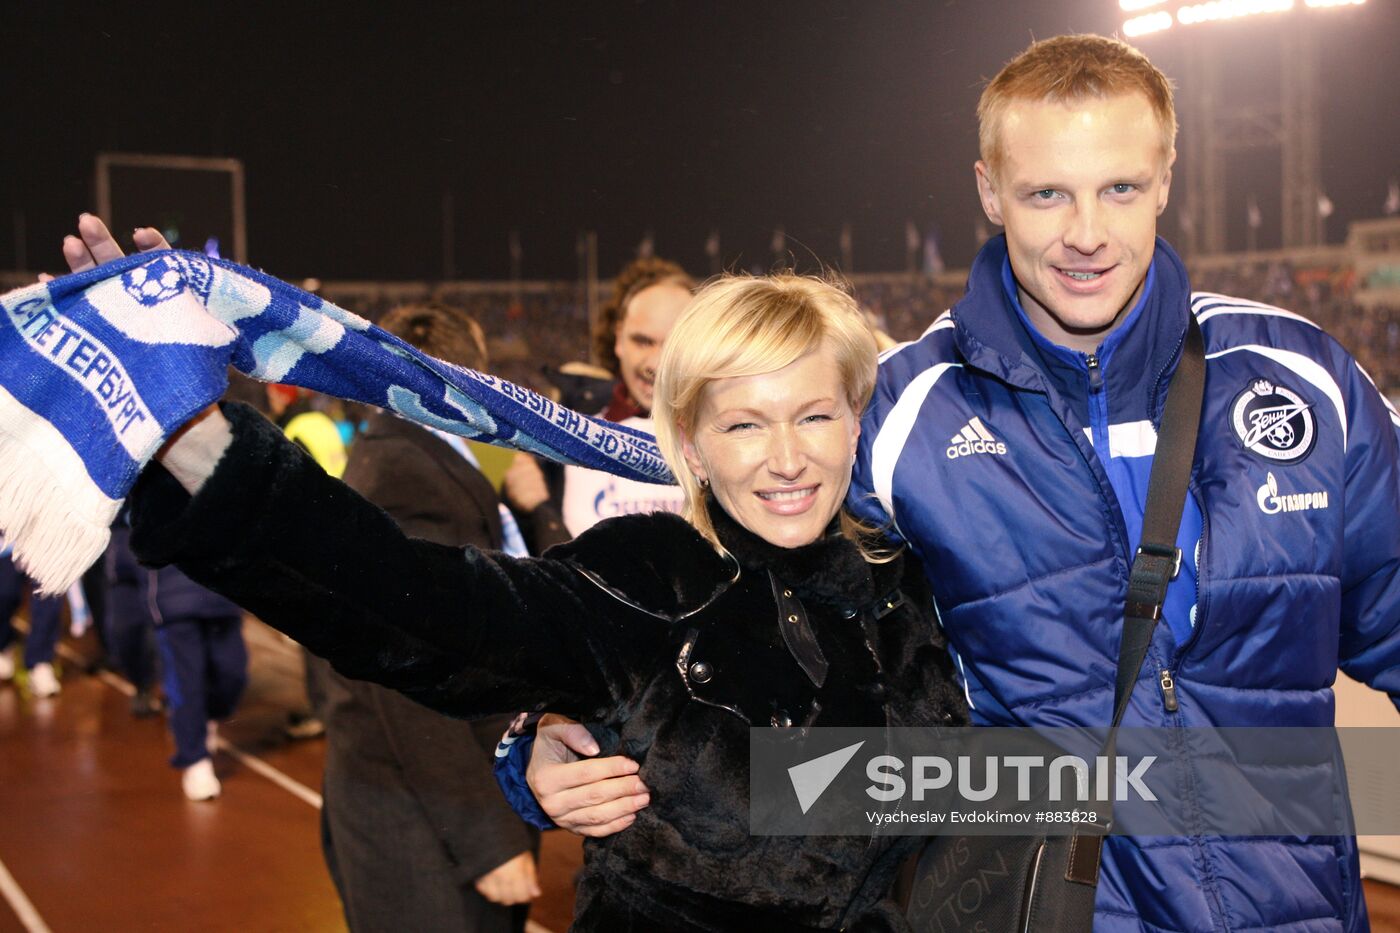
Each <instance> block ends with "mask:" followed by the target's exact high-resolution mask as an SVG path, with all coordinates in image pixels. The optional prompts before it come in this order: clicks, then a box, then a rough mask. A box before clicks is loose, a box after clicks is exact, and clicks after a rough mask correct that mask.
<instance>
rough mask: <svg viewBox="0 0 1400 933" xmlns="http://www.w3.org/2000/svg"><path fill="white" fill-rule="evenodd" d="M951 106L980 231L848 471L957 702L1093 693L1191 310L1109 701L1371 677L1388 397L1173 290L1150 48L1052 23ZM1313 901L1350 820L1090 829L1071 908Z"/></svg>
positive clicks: (610, 789) (1208, 701)
mask: <svg viewBox="0 0 1400 933" xmlns="http://www.w3.org/2000/svg"><path fill="white" fill-rule="evenodd" d="M978 115H979V118H980V121H981V128H980V129H981V132H980V144H981V152H982V159H981V161H979V162H978V163H977V165H976V178H977V186H978V192H979V195H980V197H981V202H982V207H983V209H984V211H985V212H986V214H987V216H988V217H989V218H990V219H991V220H992V221H994V222H995V223H998V224H1001V225H1003V226H1004V227H1005V236H1004V237H997V238H994V239H993V240H992V241H990V242H989V243H988V244H987V245H986V247H985V248H984V249H983V250H982V252H981V253H980V254H979V256H978V257H977V260H976V262H975V263H974V265H973V269H972V272H971V275H970V277H969V281H968V290H967V293H966V295H965V296H964V297H963V299H962V300H961V301H959V302H958V303H957V304H956V305H955V306H954V308H953V309H952V311H951V312H950V313H948V314H945V315H944V316H942V317H940V318H939V319H938V320H937V321H936V322H934V324H933V326H932V327H931V328H930V329H929V330H928V331H927V332H926V333H925V334H924V335H923V337H921V338H920V339H919V340H918V341H915V342H913V343H910V344H905V345H902V346H901V347H899V348H896V349H895V350H892V351H890V352H888V353H886V354H885V355H884V357H883V359H882V365H881V367H880V378H879V383H878V385H877V387H876V391H875V398H874V399H873V400H872V402H871V405H870V407H869V409H868V410H867V412H866V414H865V418H864V422H863V431H862V435H861V446H860V453H859V456H858V460H857V463H856V469H855V479H854V481H853V483H852V487H851V495H850V499H849V503H850V506H851V508H852V509H853V510H854V511H856V512H857V513H858V514H859V515H860V516H862V517H863V518H865V519H867V520H869V521H871V522H873V523H875V524H877V525H880V526H882V527H888V528H889V530H890V533H891V534H892V536H894V537H895V538H897V539H901V540H903V541H905V542H907V543H908V544H909V546H910V547H911V549H912V550H913V551H914V553H915V554H917V555H918V557H919V558H920V559H921V560H922V562H923V564H924V567H925V570H926V572H927V574H928V576H929V579H930V581H931V583H932V585H933V589H934V593H935V596H936V598H937V601H938V605H939V608H940V612H941V617H942V620H943V623H944V626H945V628H946V631H947V636H948V641H949V643H950V646H951V647H952V648H953V649H954V651H955V652H956V657H957V661H958V665H959V669H960V672H961V674H962V676H963V678H964V682H965V686H966V690H967V695H968V700H969V702H970V704H971V706H972V708H973V714H972V715H973V717H974V720H975V721H976V722H979V723H981V724H993V725H1037V726H1041V725H1085V726H1102V725H1105V724H1107V722H1108V721H1109V717H1110V713H1111V710H1110V707H1111V705H1112V697H1113V685H1114V671H1115V667H1116V663H1117V655H1118V646H1119V637H1118V636H1119V632H1120V630H1121V622H1122V613H1123V603H1124V598H1125V593H1126V584H1127V577H1128V569H1129V566H1130V564H1131V562H1132V556H1133V550H1134V548H1135V547H1136V545H1137V542H1138V538H1139V535H1140V533H1141V524H1142V514H1143V509H1144V507H1145V499H1146V489H1147V477H1148V474H1149V471H1150V469H1151V463H1152V457H1153V453H1154V451H1155V445H1156V438H1157V435H1156V427H1157V425H1158V424H1159V422H1160V418H1161V412H1162V406H1163V403H1164V400H1165V390H1166V387H1167V384H1168V381H1169V379H1170V376H1171V374H1172V373H1173V372H1174V370H1175V366H1176V364H1177V361H1178V359H1179V357H1180V353H1181V347H1182V344H1183V339H1184V334H1185V332H1186V329H1187V321H1188V316H1189V315H1191V314H1193V313H1194V314H1195V316H1196V319H1197V321H1198V322H1199V323H1200V325H1201V327H1202V329H1203V331H1204V337H1205V342H1206V353H1207V359H1208V363H1207V380H1206V397H1205V403H1204V405H1203V410H1202V413H1201V422H1200V440H1199V443H1198V445H1197V450H1196V461H1195V468H1194V473H1193V478H1192V484H1191V494H1190V496H1189V497H1188V500H1187V502H1186V503H1185V511H1184V515H1183V521H1182V526H1181V532H1180V535H1179V537H1178V545H1179V546H1180V547H1181V552H1182V557H1183V560H1182V566H1181V570H1180V574H1179V576H1178V577H1177V579H1176V580H1175V581H1174V582H1173V583H1172V585H1171V587H1170V589H1169V592H1168V596H1167V601H1166V606H1165V612H1164V622H1165V623H1166V624H1163V625H1159V626H1158V628H1157V631H1156V633H1155V638H1154V641H1153V644H1152V646H1151V649H1150V651H1149V652H1148V657H1147V660H1146V661H1145V663H1144V665H1143V669H1142V671H1141V673H1140V676H1139V679H1138V682H1137V685H1136V688H1135V689H1134V691H1133V693H1132V701H1131V705H1130V707H1129V710H1128V713H1127V716H1126V719H1125V725H1127V726H1152V727H1166V728H1175V727H1185V726H1209V725H1216V726H1326V725H1330V724H1332V721H1333V701H1332V692H1331V684H1332V682H1333V680H1334V678H1335V675H1336V672H1337V669H1338V666H1339V665H1340V666H1341V667H1342V668H1343V669H1345V670H1346V671H1347V672H1348V673H1349V674H1351V675H1352V676H1354V677H1356V678H1358V679H1361V680H1364V681H1366V682H1368V683H1370V684H1371V685H1372V686H1373V687H1375V688H1377V689H1379V690H1383V691H1386V692H1387V693H1389V694H1390V696H1391V698H1392V700H1395V701H1397V703H1398V704H1400V699H1397V698H1400V573H1397V570H1400V466H1397V461H1398V460H1400V456H1397V426H1400V415H1397V414H1396V412H1395V411H1394V410H1393V409H1390V408H1389V406H1388V405H1387V403H1386V402H1385V401H1384V399H1383V398H1382V397H1381V396H1380V394H1379V393H1378V392H1377V391H1376V389H1375V386H1374V385H1373V384H1372V383H1371V381H1370V379H1369V378H1368V377H1367V376H1366V374H1365V373H1363V372H1362V371H1361V370H1360V369H1359V367H1358V366H1357V365H1356V363H1355V362H1354V361H1353V360H1352V359H1351V357H1350V356H1349V355H1348V354H1347V353H1346V352H1345V351H1344V350H1343V349H1342V348H1341V347H1340V346H1338V345H1337V344H1336V343H1335V342H1334V341H1332V340H1331V339H1330V338H1329V337H1327V335H1325V334H1323V333H1322V332H1321V331H1320V330H1318V329H1317V328H1316V327H1314V326H1313V325H1312V324H1310V323H1309V322H1308V321H1306V320H1304V319H1302V318H1299V317H1298V316H1296V315H1293V314H1290V313H1289V312H1286V311H1282V310H1279V309H1276V308H1270V307H1266V306H1262V305H1259V304H1256V303H1253V302H1248V301H1241V300H1238V299H1233V298H1227V297H1223V296H1219V295H1209V294H1197V295H1192V293H1191V292H1190V287H1189V283H1188V281H1187V277H1186V272H1185V268H1184V266H1183V264H1182V263H1181V261H1180V260H1179V259H1178V258H1177V256H1176V254H1175V253H1174V252H1173V251H1172V250H1171V248H1170V247H1169V246H1168V245H1167V244H1166V243H1165V242H1163V241H1161V240H1158V239H1156V236H1155V234H1156V219H1157V217H1158V216H1159V215H1160V214H1161V212H1162V210H1163V209H1164V208H1165V206H1166V203H1167V196H1168V193H1169V191H1170V185H1171V172H1172V165H1173V162H1174V159H1175V150H1174V138H1175V130H1176V121H1175V117H1174V113H1173V103H1172V95H1171V89H1170V86H1169V84H1168V82H1167V80H1166V78H1165V77H1164V76H1163V75H1162V74H1161V73H1160V72H1159V71H1157V69H1156V68H1154V67H1153V66H1152V65H1151V64H1150V63H1149V62H1148V61H1147V60H1146V58H1144V57H1143V56H1142V55H1141V54H1140V53H1138V52H1137V51H1136V50H1134V49H1132V48H1131V47H1129V46H1127V45H1126V44H1124V43H1121V42H1118V41H1116V40H1110V39H1104V38H1100V37H1094V36H1064V37H1059V38H1055V39H1050V40H1047V41H1044V42H1038V43H1035V44H1033V45H1032V46H1031V47H1030V48H1029V49H1028V50H1027V51H1026V52H1024V53H1023V54H1022V55H1020V56H1018V57H1017V58H1016V59H1015V60H1013V61H1012V62H1011V63H1009V64H1008V65H1007V66H1006V67H1005V68H1004V69H1003V70H1002V71H1001V73H999V74H998V75H997V76H996V78H994V79H993V80H992V81H991V83H990V84H989V85H988V87H987V89H986V91H985V92H984V94H983V96H982V100H981V103H980V105H979V108H978ZM1295 506H1297V507H1296V508H1295ZM556 734H558V733H556ZM563 734H564V736H565V737H566V738H567V740H568V741H569V742H571V743H572V744H573V745H574V747H575V748H576V749H577V750H579V751H580V752H582V753H584V754H587V753H589V750H590V748H593V746H591V745H590V744H589V742H588V741H587V740H585V739H583V738H581V737H580V736H579V735H578V733H577V731H568V730H565V731H564V733H563ZM539 744H540V746H541V755H540V757H541V758H542V759H543V758H549V759H551V760H552V761H559V760H566V759H567V757H568V754H567V753H566V752H559V751H558V745H557V743H555V742H545V741H543V740H542V741H541V742H540V743H539ZM546 752H549V754H548V755H546V754H545V753H546ZM1181 768H1182V769H1183V773H1184V774H1185V775H1187V777H1189V776H1190V775H1191V774H1194V773H1195V771H1194V765H1193V763H1192V762H1191V761H1190V760H1189V759H1188V760H1186V761H1185V762H1183V763H1182V764H1181ZM632 771H633V768H632V766H631V764H630V763H628V762H625V761H617V760H615V759H605V760H601V761H589V762H579V763H574V764H562V765H561V764H553V765H552V766H549V767H537V768H535V769H534V770H533V771H532V774H531V785H532V786H533V787H534V789H535V790H536V793H537V794H538V796H539V798H540V801H541V803H542V804H543V806H544V808H545V810H546V811H547V812H549V813H550V814H551V815H554V816H556V818H558V819H559V820H560V821H561V822H562V823H565V825H569V826H571V827H573V828H580V826H581V825H582V826H591V827H592V828H591V829H589V830H588V831H589V832H590V833H594V834H597V833H601V832H606V831H614V830H615V829H616V828H618V827H619V826H625V825H626V824H627V823H628V822H630V816H629V814H630V813H632V812H633V811H635V810H636V809H638V808H639V806H640V805H643V804H644V802H645V794H643V793H642V792H641V790H640V788H641V783H640V781H639V780H638V779H637V778H636V777H635V775H634V774H633V773H632ZM600 801H601V802H600ZM638 801H641V802H642V803H639V802H638ZM566 821H567V822H566ZM1339 925H1340V928H1342V929H1346V930H1365V929H1368V922H1367V919H1366V911H1365V906H1364V904H1363V902H1362V895H1361V882H1360V878H1359V874H1358V865H1357V855H1356V849H1355V844H1354V840H1351V839H1345V838H1296V837H1291V838H1275V837H1267V838H1250V839H1229V838H1222V837H1219V836H1206V835H1200V836H1189V837H1174V838H1153V839H1145V838H1143V839H1140V838H1130V837H1112V838H1110V839H1109V841H1108V843H1107V845H1106V846H1105V847H1104V852H1103V865H1102V871H1101V874H1100V882H1099V886H1098V894H1097V914H1096V922H1095V929H1097V930H1107V931H1119V930H1122V931H1127V930H1133V931H1142V930H1151V931H1154V933H1158V931H1188V930H1189V931H1196V930H1251V931H1253V930H1280V929H1289V930H1303V929H1319V930H1321V929H1338V928H1339Z"/></svg>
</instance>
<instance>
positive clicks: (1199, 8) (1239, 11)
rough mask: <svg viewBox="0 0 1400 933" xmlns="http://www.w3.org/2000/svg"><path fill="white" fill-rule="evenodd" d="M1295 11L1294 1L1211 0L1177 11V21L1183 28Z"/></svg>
mask: <svg viewBox="0 0 1400 933" xmlns="http://www.w3.org/2000/svg"><path fill="white" fill-rule="evenodd" d="M1291 9H1293V0H1209V2H1207V3H1193V4H1191V5H1189V6H1184V7H1182V8H1181V9H1179V10H1177V11H1176V21H1177V22H1179V23H1181V25H1183V26H1193V25H1195V24H1196V23H1210V22H1215V21H1217V20H1222V19H1239V18H1240V17H1243V16H1255V15H1257V14H1260V13H1284V12H1287V11H1288V10H1291Z"/></svg>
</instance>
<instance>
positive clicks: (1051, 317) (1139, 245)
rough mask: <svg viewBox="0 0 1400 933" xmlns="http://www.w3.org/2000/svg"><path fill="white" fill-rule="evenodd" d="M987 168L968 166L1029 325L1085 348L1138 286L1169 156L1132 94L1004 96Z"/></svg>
mask: <svg viewBox="0 0 1400 933" xmlns="http://www.w3.org/2000/svg"><path fill="white" fill-rule="evenodd" d="M1000 133H1001V144H1002V145H1001V147H1000V151H1001V152H1002V153H1003V155H1002V157H1001V160H1000V164H998V165H996V166H995V168H993V167H991V166H988V165H987V164H986V163H985V162H978V163H977V188H978V192H979V194H980V196H981V199H982V207H983V209H984V210H985V211H986V213H987V216H988V218H990V219H991V220H992V221H993V222H994V223H998V224H1001V225H1002V226H1004V227H1005V228H1006V243H1007V249H1008V251H1009V253H1010V257H1011V271H1012V273H1013V274H1014V275H1015V276H1016V283H1017V286H1018V290H1019V292H1020V299H1021V303H1022V306H1023V307H1024V308H1025V310H1026V315H1027V316H1028V317H1029V318H1030V320H1031V323H1032V324H1034V325H1035V327H1036V329H1037V330H1039V331H1040V332H1041V333H1042V334H1043V335H1045V336H1046V337H1047V338H1049V339H1050V340H1052V341H1054V342H1055V343H1058V344H1061V345H1063V346H1067V347H1071V348H1073V349H1077V350H1082V351H1084V352H1092V351H1093V350H1094V349H1095V348H1096V347H1097V346H1098V345H1099V343H1100V342H1102V340H1103V338H1104V336H1106V335H1107V334H1108V333H1109V331H1111V330H1113V328H1114V327H1115V326H1117V324H1118V322H1119V321H1121V320H1122V318H1123V316H1124V315H1125V314H1126V313H1127V311H1128V310H1129V309H1130V308H1131V307H1132V306H1133V304H1134V303H1135V302H1136V301H1137V298H1138V296H1139V295H1140V294H1141V293H1142V287H1143V282H1144V281H1145V280H1146V277H1147V270H1148V267H1149V266H1150V265H1151V263H1152V253H1153V249H1154V244H1155V238H1156V234H1157V217H1158V215H1159V214H1161V212H1162V210H1163V209H1164V208H1165V207H1166V206H1167V194H1168V192H1169V190H1170V187H1171V167H1172V162H1173V160H1174V159H1175V157H1176V154H1175V152H1170V153H1164V152H1163V151H1162V130H1161V125H1160V123H1159V122H1158V118H1157V116H1156V115H1155V114H1154V113H1153V110H1152V107H1151V105H1150V104H1149V103H1148V101H1147V98H1146V96H1145V95H1143V94H1139V93H1133V94H1122V95H1117V96H1113V97H1106V98H1090V99H1087V100H1080V101H1073V102H1068V103H1057V102H1051V101H1014V102H1012V103H1011V104H1010V105H1009V106H1008V107H1007V108H1006V111H1005V113H1004V115H1003V117H1002V119H1001V125H1000Z"/></svg>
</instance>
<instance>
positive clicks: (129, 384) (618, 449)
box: [0, 250, 671, 593]
mask: <svg viewBox="0 0 1400 933" xmlns="http://www.w3.org/2000/svg"><path fill="white" fill-rule="evenodd" d="M0 305H3V307H4V314H3V315H0V533H3V534H4V535H5V536H6V537H7V538H8V539H9V540H10V541H11V542H13V544H14V548H15V558H16V561H17V562H18V563H19V564H20V566H22V567H23V568H24V569H25V570H26V571H27V572H28V573H29V574H30V576H31V577H33V578H34V579H35V580H36V581H38V582H39V584H40V585H41V587H42V588H43V590H44V591H45V592H47V593H58V592H62V591H63V590H65V589H67V588H68V586H69V585H70V584H71V583H72V582H73V581H74V580H76V579H77V578H78V576H79V575H81V574H82V572H83V570H84V569H86V568H87V567H88V566H89V565H90V564H91V563H92V562H93V561H94V560H96V559H97V557H98V555H100V554H101V553H102V551H103V549H104V548H105V547H106V545H107V537H108V533H107V529H108V526H109V525H110V524H111V522H112V519H113V518H114V517H115V516H116V514H117V510H118V508H119V507H120V506H121V502H122V500H123V499H124V498H125V497H126V495H127V493H128V492H129V491H130V490H131V487H132V485H133V484H134V483H135V482H136V477H137V475H138V474H139V473H140V471H141V468H142V467H143V466H144V465H145V464H146V462H147V461H148V460H150V458H151V457H152V456H153V455H154V454H155V452H156V451H157V450H158V449H159V448H160V446H161V444H162V443H164V441H165V439H166V438H167V437H169V436H170V434H171V433H172V432H173V431H175V430H176V429H177V428H179V427H180V425H182V424H184V423H185V421H187V420H188V419H189V418H190V417H191V416H192V415H194V414H195V413H197V412H199V411H201V410H203V409H204V408H205V407H207V406H208V405H210V404H211V403H212V402H214V401H216V400H217V399H218V398H219V397H220V396H221V395H223V393H224V390H225V388H226V384H227V368H228V366H229V364H232V365H233V366H235V367H236V368H238V369H239V370H241V371H242V372H244V373H247V374H248V375H249V376H252V377H254V378H256V379H261V380H263V381H265V382H283V383H291V384H293V385H298V386H304V387H305V388H308V389H314V390H316V391H318V392H324V393H326V394H328V395H334V396H338V397H340V398H344V399H350V400H353V401H358V402H366V403H369V404H371V405H377V406H379V407H381V408H385V409H388V410H390V411H393V412H395V413H397V414H399V415H400V416H402V417H404V418H407V419H409V420H411V421H415V422H417V423H419V424H422V425H426V426H428V427H431V428H436V429H437V430H440V431H446V432H448V433H450V434H454V435H457V436H460V437H468V438H473V439H477V440H482V441H488V442H490V443H493V444H499V445H501V446H505V447H514V448H517V449H520V450H527V451H530V452H531V453H535V454H539V455H540V456H542V457H547V458H549V459H551V460H556V461H559V462H561V463H576V464H579V465H581V466H586V467H591V468H593V469H598V470H606V471H608V472H611V473H615V474H617V475H618V476H626V477H631V478H633V479H638V480H643V481H650V482H657V483H667V482H671V475H670V472H669V470H668V469H667V467H666V464H665V462H664V461H663V460H662V459H661V456H660V454H659V453H658V451H657V449H656V444H655V441H654V439H653V438H652V437H651V436H650V435H648V434H645V433H643V432H640V431H636V430H633V429H631V428H626V427H623V426H621V425H617V424H614V423H612V422H610V421H604V420H602V419H600V418H592V417H589V416H587V415H582V414H579V413H578V412H575V411H572V410H570V409H568V408H563V407H561V406H559V405H557V404H555V403H554V402H552V401H550V400H549V399H547V398H545V397H543V396H541V395H539V394H537V393H535V392H532V391H530V390H529V389H526V388H523V387H521V386H517V385H514V384H512V383H509V382H506V381H504V380H501V379H497V378H495V377H493V376H490V375H487V374H485V373H479V372H475V371H473V370H469V369H463V368H461V367H457V366H453V365H450V364H448V363H444V362H442V361H440V360H436V359H433V358H432V357H429V356H425V355H424V354H423V353H421V352H419V351H418V350H416V349H414V348H413V347H411V346H409V345H408V344H406V343H404V342H403V341H402V340H400V339H398V338H397V337H394V336H392V335H391V334H389V333H387V332H385V331H384V330H381V329H380V328H378V327H375V326H374V325H372V324H370V323H369V322H368V321H366V320H365V319H364V318H361V317H359V316H357V315H354V314H351V313H350V312H348V311H346V310H344V309H342V308H339V307H336V306H335V305H333V304H330V303H329V302H325V301H322V300H321V299H320V298H318V297H316V296H315V295H312V294H309V293H307V292H304V291H302V290H301V289H298V288H295V287H293V286H291V285H288V284H286V283H285V282H281V281H278V280H277V279H274V278H271V277H270V276H267V275H264V274H263V273H261V272H258V271H256V270H253V269H248V268H245V267H243V266H239V265H236V264H234V263H231V262H227V261H225V260H221V259H212V258H209V257H206V256H202V255H200V254H198V253H189V252H183V251H179V250H165V251H160V252H151V253H142V254H139V255H135V256H128V257H126V258H124V259H119V260H116V261H114V262H110V263H107V264H105V265H102V266H99V267H97V268H95V269H91V270H89V271H87V272H82V273H78V274H76V275H68V276H64V277H63V278H59V279H54V280H53V281H51V282H48V283H39V284H36V285H31V286H28V287H27V288H21V289H18V290H16V291H13V292H10V293H8V294H6V295H4V296H0Z"/></svg>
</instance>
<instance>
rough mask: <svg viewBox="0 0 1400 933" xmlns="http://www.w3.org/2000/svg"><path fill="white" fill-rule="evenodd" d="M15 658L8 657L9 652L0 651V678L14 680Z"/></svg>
mask: <svg viewBox="0 0 1400 933" xmlns="http://www.w3.org/2000/svg"><path fill="white" fill-rule="evenodd" d="M14 677H15V659H14V658H12V657H10V652H8V651H0V680H14Z"/></svg>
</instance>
